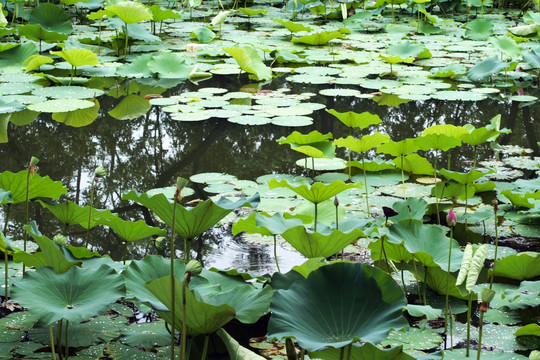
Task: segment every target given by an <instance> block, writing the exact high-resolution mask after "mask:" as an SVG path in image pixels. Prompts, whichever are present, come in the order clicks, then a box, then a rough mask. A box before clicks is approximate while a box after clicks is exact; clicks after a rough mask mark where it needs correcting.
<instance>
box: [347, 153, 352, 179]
mask: <svg viewBox="0 0 540 360" xmlns="http://www.w3.org/2000/svg"><path fill="white" fill-rule="evenodd" d="M347 152H348V157H349V181H351V168H352V165H351V149H347Z"/></svg>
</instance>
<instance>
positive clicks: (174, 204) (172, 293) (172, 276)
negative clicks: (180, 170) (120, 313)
mask: <svg viewBox="0 0 540 360" xmlns="http://www.w3.org/2000/svg"><path fill="white" fill-rule="evenodd" d="M173 201H174V203H173V213H172V229H171V240H170V248H171V297H172V298H171V300H172V302H171V360H174V345H175V342H176V337H175V336H174V332H175V317H176V302H175V300H176V299H175V291H176V290H175V281H174V280H175V278H174V258H175V256H174V229H175V226H174V225H175V224H174V223H175V221H176V194H175V196H174V199H173Z"/></svg>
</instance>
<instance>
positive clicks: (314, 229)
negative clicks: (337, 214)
mask: <svg viewBox="0 0 540 360" xmlns="http://www.w3.org/2000/svg"><path fill="white" fill-rule="evenodd" d="M314 204H315V225H314V227H313V231H315V232H317V212H318V211H317V203H314Z"/></svg>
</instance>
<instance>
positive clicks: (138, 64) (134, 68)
mask: <svg viewBox="0 0 540 360" xmlns="http://www.w3.org/2000/svg"><path fill="white" fill-rule="evenodd" d="M153 56H154V55H153V54H143V55H139V56H137V57H136V58H135V59H133V61H132V62H131V63H130V64H124V65H122V66H119V67H117V68H116V74H117V75H119V76H129V77H134V78H140V77H142V78H146V77H152V74H153V73H152V71H151V70H150V69H149V68H148V66H147V64H148V61H149V60H150V59H151V58H152V57H153Z"/></svg>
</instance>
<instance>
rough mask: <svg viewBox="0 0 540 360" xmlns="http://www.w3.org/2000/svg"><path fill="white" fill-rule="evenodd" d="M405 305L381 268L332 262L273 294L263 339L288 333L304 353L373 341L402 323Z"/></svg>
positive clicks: (399, 292) (283, 335)
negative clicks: (265, 333) (266, 333)
mask: <svg viewBox="0 0 540 360" xmlns="http://www.w3.org/2000/svg"><path fill="white" fill-rule="evenodd" d="M351 284H355V286H351ZM338 299H343V300H344V301H339V300H338ZM406 305H407V300H406V298H405V295H404V294H403V290H401V288H400V287H399V285H398V284H397V283H396V282H395V281H394V280H393V279H392V277H391V276H390V275H388V274H386V273H385V272H383V271H382V270H379V269H377V268H374V267H372V266H369V265H366V264H359V263H335V264H332V265H328V266H323V267H321V268H319V269H317V270H316V271H313V272H312V273H311V274H310V275H309V276H308V278H307V279H305V280H299V281H297V282H295V283H294V284H293V285H292V286H291V287H290V288H289V289H287V290H279V291H277V292H276V293H275V294H274V297H273V298H272V303H271V305H270V308H271V311H272V316H271V317H270V322H269V323H268V338H270V339H271V338H277V339H278V340H280V339H283V338H285V337H294V338H295V339H296V340H297V341H298V344H299V345H300V346H301V347H302V348H304V349H306V350H308V351H310V352H311V351H317V350H322V349H324V348H327V347H333V348H341V347H344V346H347V345H349V344H351V343H353V342H355V341H358V340H362V341H366V342H370V343H373V344H377V343H379V342H380V341H382V340H383V339H385V338H386V337H387V336H388V334H389V332H390V330H391V329H399V328H403V327H406V326H407V322H406V320H405V319H404V318H403V316H402V311H403V307H405V306H406Z"/></svg>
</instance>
